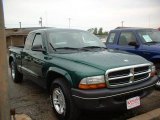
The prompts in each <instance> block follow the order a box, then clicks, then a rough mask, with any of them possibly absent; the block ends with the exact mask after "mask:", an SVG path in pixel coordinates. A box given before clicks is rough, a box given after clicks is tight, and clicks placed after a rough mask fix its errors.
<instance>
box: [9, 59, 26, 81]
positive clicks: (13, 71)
mask: <svg viewBox="0 0 160 120" xmlns="http://www.w3.org/2000/svg"><path fill="white" fill-rule="evenodd" d="M10 69H11V77H12V80H13V81H14V82H15V83H20V82H22V80H23V75H22V74H21V73H20V72H19V71H18V69H17V65H16V63H15V62H14V61H12V62H11V64H10Z"/></svg>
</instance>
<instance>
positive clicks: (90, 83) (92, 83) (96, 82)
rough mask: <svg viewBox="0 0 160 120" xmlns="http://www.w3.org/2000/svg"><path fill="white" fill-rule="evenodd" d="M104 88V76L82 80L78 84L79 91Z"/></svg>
mask: <svg viewBox="0 0 160 120" xmlns="http://www.w3.org/2000/svg"><path fill="white" fill-rule="evenodd" d="M104 87H106V83H105V78H104V76H103V75H102V76H93V77H87V78H83V79H82V80H81V82H80V84H79V88H80V89H97V88H104Z"/></svg>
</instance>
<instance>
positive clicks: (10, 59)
mask: <svg viewBox="0 0 160 120" xmlns="http://www.w3.org/2000/svg"><path fill="white" fill-rule="evenodd" d="M12 61H13V57H11V56H10V57H9V65H11V62H12Z"/></svg>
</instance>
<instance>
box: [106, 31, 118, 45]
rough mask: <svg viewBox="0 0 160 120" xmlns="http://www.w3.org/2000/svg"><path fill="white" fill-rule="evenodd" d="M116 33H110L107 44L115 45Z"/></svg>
mask: <svg viewBox="0 0 160 120" xmlns="http://www.w3.org/2000/svg"><path fill="white" fill-rule="evenodd" d="M115 35H116V34H115V33H110V35H109V37H108V40H107V43H106V44H113V43H114V40H115Z"/></svg>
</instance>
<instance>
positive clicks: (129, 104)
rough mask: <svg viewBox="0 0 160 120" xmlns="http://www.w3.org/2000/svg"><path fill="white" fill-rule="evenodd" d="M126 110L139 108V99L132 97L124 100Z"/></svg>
mask: <svg viewBox="0 0 160 120" xmlns="http://www.w3.org/2000/svg"><path fill="white" fill-rule="evenodd" d="M126 104H127V110H129V109H132V108H135V107H137V106H140V97H138V96H137V97H133V98H130V99H128V100H126Z"/></svg>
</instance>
